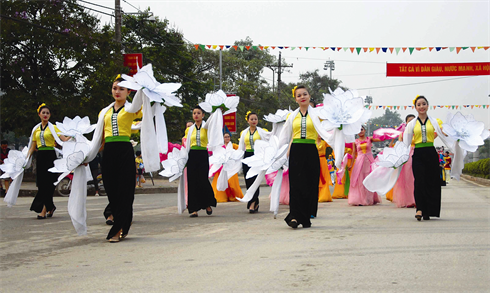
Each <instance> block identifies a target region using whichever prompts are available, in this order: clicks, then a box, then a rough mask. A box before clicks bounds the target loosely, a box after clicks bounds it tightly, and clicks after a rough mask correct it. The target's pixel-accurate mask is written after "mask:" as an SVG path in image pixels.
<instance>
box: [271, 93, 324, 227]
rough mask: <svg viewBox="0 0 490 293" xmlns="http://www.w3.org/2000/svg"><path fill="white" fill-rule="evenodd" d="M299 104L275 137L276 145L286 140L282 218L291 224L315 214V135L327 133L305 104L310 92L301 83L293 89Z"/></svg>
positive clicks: (317, 171) (305, 223) (307, 223)
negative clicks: (286, 200) (286, 204)
mask: <svg viewBox="0 0 490 293" xmlns="http://www.w3.org/2000/svg"><path fill="white" fill-rule="evenodd" d="M293 97H294V98H295V99H296V102H297V103H298V105H299V108H298V109H296V110H295V111H294V112H293V113H292V114H291V115H289V117H288V119H287V120H286V123H285V124H284V127H283V130H282V132H281V135H280V137H279V146H282V145H284V144H289V143H291V145H290V149H289V214H288V215H287V217H286V218H285V219H284V220H285V221H286V223H287V224H288V225H289V226H290V227H291V228H297V227H298V225H299V224H301V225H303V228H309V227H311V222H310V219H311V217H312V216H316V212H317V211H316V209H317V207H318V187H319V181H320V160H319V156H318V150H317V147H316V140H317V137H318V135H320V137H321V138H322V139H324V140H325V141H327V143H328V142H329V141H330V135H329V134H328V133H327V132H326V131H325V130H324V129H323V128H322V127H321V124H320V118H319V117H318V114H317V110H316V109H315V108H312V107H311V106H310V105H309V102H310V94H309V93H308V90H307V89H306V88H305V87H304V86H297V87H295V88H294V89H293Z"/></svg>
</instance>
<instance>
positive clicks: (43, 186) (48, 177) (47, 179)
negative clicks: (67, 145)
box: [31, 150, 60, 213]
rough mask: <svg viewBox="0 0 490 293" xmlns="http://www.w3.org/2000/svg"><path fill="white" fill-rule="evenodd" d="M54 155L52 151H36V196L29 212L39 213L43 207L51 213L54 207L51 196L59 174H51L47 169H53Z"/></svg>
mask: <svg viewBox="0 0 490 293" xmlns="http://www.w3.org/2000/svg"><path fill="white" fill-rule="evenodd" d="M56 159H57V157H56V153H55V151H54V150H46V151H38V152H37V158H36V182H37V194H36V197H34V200H33V201H32V204H31V211H35V212H36V213H40V212H42V210H43V207H44V206H46V210H47V211H48V212H49V211H52V210H53V209H54V208H55V206H54V202H53V194H54V190H55V189H56V186H55V185H54V183H55V182H56V181H57V180H58V177H59V176H60V174H59V173H51V172H49V171H48V169H49V168H52V167H54V163H53V162H54V160H56Z"/></svg>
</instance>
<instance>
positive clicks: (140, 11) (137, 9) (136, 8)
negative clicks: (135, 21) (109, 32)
mask: <svg viewBox="0 0 490 293" xmlns="http://www.w3.org/2000/svg"><path fill="white" fill-rule="evenodd" d="M123 1H124V2H126V3H127V4H129V6H131V7H133V8H134V9H136V10H138V11H139V12H143V11H141V10H140V9H139V8H136V7H135V6H134V5H133V4H131V3H129V2H128V1H126V0H123Z"/></svg>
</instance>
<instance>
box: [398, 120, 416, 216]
mask: <svg viewBox="0 0 490 293" xmlns="http://www.w3.org/2000/svg"><path fill="white" fill-rule="evenodd" d="M414 118H415V115H413V114H409V115H407V117H406V118H405V124H408V122H410V121H412V119H414ZM401 136H402V135H400V137H401ZM414 148H415V146H414V145H413V144H412V147H411V149H410V157H409V158H408V161H407V162H406V163H405V164H404V165H403V166H402V170H401V172H400V177H398V181H397V182H396V184H395V187H393V202H395V203H396V206H397V207H399V208H413V207H414V206H415V198H414V195H413V189H414V183H413V182H414V178H413V172H412V155H413V150H414Z"/></svg>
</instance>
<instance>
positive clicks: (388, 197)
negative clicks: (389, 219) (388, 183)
mask: <svg viewBox="0 0 490 293" xmlns="http://www.w3.org/2000/svg"><path fill="white" fill-rule="evenodd" d="M386 199H387V200H389V201H391V202H392V201H393V188H392V189H391V190H390V191H388V193H387V194H386Z"/></svg>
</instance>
